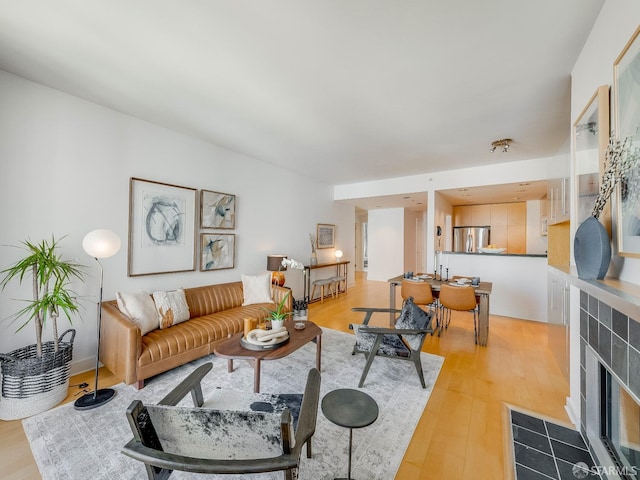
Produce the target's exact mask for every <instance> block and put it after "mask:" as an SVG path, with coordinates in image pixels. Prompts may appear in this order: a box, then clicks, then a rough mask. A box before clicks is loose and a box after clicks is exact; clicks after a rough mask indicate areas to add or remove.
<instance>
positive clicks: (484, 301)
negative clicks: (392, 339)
mask: <svg viewBox="0 0 640 480" xmlns="http://www.w3.org/2000/svg"><path fill="white" fill-rule="evenodd" d="M468 278H469V280H471V278H473V277H468ZM404 279H405V276H404V275H398V276H397V277H393V278H390V279H389V280H388V282H389V307H390V308H392V309H393V308H396V287H398V286H399V285H401V284H402V280H404ZM410 279H411V280H413V281H417V282H427V283H428V284H429V285H431V291H432V292H433V296H434V298H437V297H438V294H439V293H440V287H441V286H442V285H445V284H452V285H453V284H456V282H454V281H453V280H451V279H448V278H446V279H442V278H441V277H439V276H437V275H429V274H426V273H423V274H417V275H414V276H412V277H410ZM466 285H470V286H472V287H473V289H474V291H475V294H476V297H477V298H478V300H479V301H478V345H480V346H481V347H486V346H487V340H488V337H489V296H490V295H491V290H492V288H493V284H492V283H491V282H485V281H481V282H479V284H478V285H471V284H470V283H467V284H466ZM389 323H390V326H391V327H393V326H394V323H395V316H394V315H393V314H391V316H390V318H389Z"/></svg>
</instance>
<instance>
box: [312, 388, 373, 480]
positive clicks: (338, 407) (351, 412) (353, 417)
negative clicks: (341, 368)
mask: <svg viewBox="0 0 640 480" xmlns="http://www.w3.org/2000/svg"><path fill="white" fill-rule="evenodd" d="M321 407H322V413H324V416H325V417H327V419H328V420H329V421H330V422H333V423H335V424H336V425H340V426H341V427H346V428H348V429H349V470H348V473H347V478H336V479H335V480H352V479H351V447H352V445H353V429H354V428H363V427H367V426H369V425H371V424H372V423H373V422H375V421H376V419H377V418H378V404H377V403H376V401H375V400H374V399H373V398H371V397H370V396H369V395H367V394H366V393H364V392H361V391H360V390H353V389H350V388H341V389H338V390H333V391H332V392H329V393H327V394H326V395H325V396H324V398H323V399H322V405H321Z"/></svg>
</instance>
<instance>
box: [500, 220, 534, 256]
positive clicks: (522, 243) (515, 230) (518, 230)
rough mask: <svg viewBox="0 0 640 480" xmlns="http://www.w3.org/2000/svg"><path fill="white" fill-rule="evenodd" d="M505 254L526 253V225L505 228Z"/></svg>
mask: <svg viewBox="0 0 640 480" xmlns="http://www.w3.org/2000/svg"><path fill="white" fill-rule="evenodd" d="M496 245H497V244H496ZM507 253H527V227H526V225H509V226H508V227H507Z"/></svg>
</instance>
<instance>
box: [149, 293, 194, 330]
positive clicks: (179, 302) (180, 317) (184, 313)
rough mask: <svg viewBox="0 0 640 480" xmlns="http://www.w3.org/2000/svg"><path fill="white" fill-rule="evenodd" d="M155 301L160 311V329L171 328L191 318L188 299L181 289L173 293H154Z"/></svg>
mask: <svg viewBox="0 0 640 480" xmlns="http://www.w3.org/2000/svg"><path fill="white" fill-rule="evenodd" d="M153 301H154V302H155V304H156V310H157V311H158V320H159V326H160V328H169V327H170V326H172V325H176V324H178V323H181V322H184V321H185V320H189V318H190V314H189V305H187V298H186V297H185V295H184V290H183V289H181V288H179V289H177V290H173V291H171V292H154V293H153Z"/></svg>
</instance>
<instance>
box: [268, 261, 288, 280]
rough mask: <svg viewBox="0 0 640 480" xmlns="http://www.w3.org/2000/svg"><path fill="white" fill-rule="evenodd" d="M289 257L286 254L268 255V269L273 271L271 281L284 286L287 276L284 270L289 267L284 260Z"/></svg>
mask: <svg viewBox="0 0 640 480" xmlns="http://www.w3.org/2000/svg"><path fill="white" fill-rule="evenodd" d="M285 258H287V256H286V255H267V270H269V271H270V272H272V273H271V283H272V284H273V285H278V286H280V287H282V286H284V282H285V278H284V273H282V272H283V271H284V270H286V269H287V266H286V265H283V264H282V260H284V259H285Z"/></svg>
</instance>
